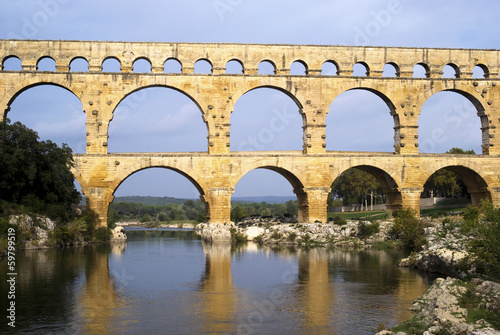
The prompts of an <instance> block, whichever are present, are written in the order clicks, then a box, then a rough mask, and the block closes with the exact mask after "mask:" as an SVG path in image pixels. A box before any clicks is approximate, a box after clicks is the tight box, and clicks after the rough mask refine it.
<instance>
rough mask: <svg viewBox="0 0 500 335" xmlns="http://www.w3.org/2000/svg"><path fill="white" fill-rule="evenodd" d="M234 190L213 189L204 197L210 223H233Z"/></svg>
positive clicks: (225, 188) (227, 188)
mask: <svg viewBox="0 0 500 335" xmlns="http://www.w3.org/2000/svg"><path fill="white" fill-rule="evenodd" d="M233 192H234V188H231V187H212V188H209V189H208V191H207V192H206V193H205V195H204V196H203V201H205V202H206V203H207V216H208V222H209V223H229V222H231V196H232V195H233Z"/></svg>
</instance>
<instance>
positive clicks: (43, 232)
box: [9, 214, 56, 249]
mask: <svg viewBox="0 0 500 335" xmlns="http://www.w3.org/2000/svg"><path fill="white" fill-rule="evenodd" d="M9 223H10V224H12V225H15V226H18V228H19V230H20V231H23V232H29V233H30V238H29V239H28V240H26V241H25V242H24V245H23V249H46V248H51V247H53V243H52V242H51V241H50V239H49V234H53V233H54V229H55V227H56V225H55V223H54V222H52V220H50V219H49V218H46V217H42V216H37V217H35V218H33V217H31V216H29V215H25V214H21V215H11V216H10V219H9Z"/></svg>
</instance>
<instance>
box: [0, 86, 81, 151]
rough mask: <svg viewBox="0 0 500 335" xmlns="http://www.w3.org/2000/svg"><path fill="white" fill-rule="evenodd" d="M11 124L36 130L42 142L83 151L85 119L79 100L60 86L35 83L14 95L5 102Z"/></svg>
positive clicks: (68, 90)
mask: <svg viewBox="0 0 500 335" xmlns="http://www.w3.org/2000/svg"><path fill="white" fill-rule="evenodd" d="M8 106H9V107H8V109H7V111H8V115H7V113H5V114H4V118H9V119H10V120H11V122H12V123H14V122H17V121H19V122H21V123H23V124H24V125H26V126H27V127H28V128H31V129H33V130H35V131H36V132H37V133H38V135H39V137H40V139H41V140H51V141H52V142H54V143H57V144H58V145H62V144H63V143H66V144H68V146H69V147H71V149H72V150H73V152H74V153H84V152H85V151H86V135H85V133H86V127H85V122H86V115H85V112H84V110H83V105H82V102H81V100H80V99H79V97H78V96H77V95H76V94H75V93H74V92H73V91H71V90H70V89H69V88H67V87H66V86H64V85H62V84H60V83H50V82H38V83H32V84H31V85H26V86H24V87H23V88H21V89H20V90H18V91H16V92H15V94H14V95H13V96H12V97H11V99H10V100H9V102H8Z"/></svg>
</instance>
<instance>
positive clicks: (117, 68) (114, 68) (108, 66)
mask: <svg viewBox="0 0 500 335" xmlns="http://www.w3.org/2000/svg"><path fill="white" fill-rule="evenodd" d="M121 66H122V65H121V63H120V61H119V60H118V58H116V57H108V58H106V59H105V60H104V61H103V62H102V72H122V70H121Z"/></svg>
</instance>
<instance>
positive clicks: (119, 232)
mask: <svg viewBox="0 0 500 335" xmlns="http://www.w3.org/2000/svg"><path fill="white" fill-rule="evenodd" d="M110 240H111V242H125V241H127V235H125V233H124V232H123V227H122V226H116V227H115V228H113V229H112V230H111V238H110Z"/></svg>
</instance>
